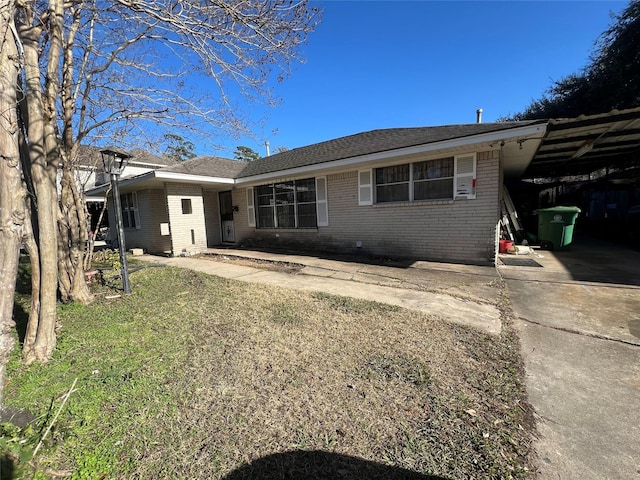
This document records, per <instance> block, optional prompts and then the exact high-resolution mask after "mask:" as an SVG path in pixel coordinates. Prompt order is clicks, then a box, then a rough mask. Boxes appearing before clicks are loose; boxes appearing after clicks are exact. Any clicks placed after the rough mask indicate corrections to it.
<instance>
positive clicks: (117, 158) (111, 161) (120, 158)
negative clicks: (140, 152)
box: [100, 146, 132, 294]
mask: <svg viewBox="0 0 640 480" xmlns="http://www.w3.org/2000/svg"><path fill="white" fill-rule="evenodd" d="M100 153H101V154H102V163H103V164H104V171H105V172H106V173H108V174H109V176H110V177H111V192H112V194H113V205H114V209H115V213H116V223H117V225H118V245H119V247H120V267H121V268H122V271H121V273H122V288H123V290H124V293H125V294H130V293H131V285H130V284H129V270H128V268H127V249H126V247H125V244H124V227H123V226H122V209H121V205H120V189H119V188H118V177H119V176H120V175H121V174H122V171H123V170H124V168H125V167H126V166H127V162H128V161H129V159H130V158H131V157H132V155H130V154H129V153H127V152H125V151H124V150H122V149H120V148H118V147H113V146H109V147H106V148H104V149H102V150H100Z"/></svg>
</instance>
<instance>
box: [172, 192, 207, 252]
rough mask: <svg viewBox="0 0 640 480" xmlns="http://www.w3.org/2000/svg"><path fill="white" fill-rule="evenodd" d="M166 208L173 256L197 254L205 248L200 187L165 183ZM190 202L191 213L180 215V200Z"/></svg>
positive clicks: (204, 228)
mask: <svg viewBox="0 0 640 480" xmlns="http://www.w3.org/2000/svg"><path fill="white" fill-rule="evenodd" d="M165 191H166V195H167V208H168V211H169V223H170V227H171V243H172V245H171V247H172V250H173V255H180V254H181V253H183V252H189V253H197V252H200V251H202V250H204V249H206V248H207V232H206V227H205V221H204V218H205V217H204V202H203V200H202V187H201V186H199V185H191V184H178V183H167V184H166V185H165ZM183 199H189V200H191V213H188V214H183V213H182V200H183Z"/></svg>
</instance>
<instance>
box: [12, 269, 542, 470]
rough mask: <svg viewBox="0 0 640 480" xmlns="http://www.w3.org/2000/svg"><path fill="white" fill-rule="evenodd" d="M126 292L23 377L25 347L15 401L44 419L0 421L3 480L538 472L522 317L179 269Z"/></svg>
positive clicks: (99, 304)
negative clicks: (475, 320) (488, 324)
mask: <svg viewBox="0 0 640 480" xmlns="http://www.w3.org/2000/svg"><path fill="white" fill-rule="evenodd" d="M131 282H132V289H133V294H132V295H131V296H128V297H125V298H123V299H115V300H107V299H104V298H102V299H99V300H97V301H96V302H95V303H94V304H92V305H90V306H88V307H84V306H80V305H66V306H61V307H60V309H59V316H60V321H61V325H62V329H61V331H60V334H59V344H58V348H57V351H56V353H55V357H54V358H53V360H52V361H51V362H50V363H49V364H48V365H46V366H41V365H36V366H31V367H29V368H25V367H23V366H21V365H20V363H19V361H18V360H19V358H18V357H19V355H18V353H19V352H17V351H16V352H14V353H15V355H14V358H13V361H12V363H11V364H10V369H9V374H8V379H9V381H8V384H7V385H6V387H5V396H6V403H7V405H10V406H13V407H18V408H20V409H23V410H27V411H29V412H31V413H32V414H34V415H35V416H36V420H35V421H34V422H33V423H32V426H30V427H27V428H25V429H17V428H13V427H10V426H8V425H6V424H5V425H4V427H3V428H4V437H3V443H1V444H0V446H2V448H3V450H4V453H5V454H4V457H3V463H4V468H5V470H4V472H5V474H6V472H11V471H13V475H14V476H15V477H16V478H22V477H21V475H24V476H27V477H31V476H32V475H33V471H34V470H33V468H34V467H35V472H36V474H35V478H54V477H55V478H60V476H70V477H71V478H78V479H84V478H145V479H146V478H154V479H155V478H167V479H169V478H171V479H174V478H185V479H186V478H189V479H223V478H225V479H228V480H231V479H241V478H243V479H248V478H255V479H258V478H260V479H271V478H273V479H303V478H309V479H316V478H317V479H320V478H326V479H330V478H332V479H333V478H336V479H342V478H344V479H354V478H355V479H370V478H380V479H383V478H384V479H393V478H398V479H399V478H416V479H418V478H439V477H443V478H448V479H455V478H460V479H463V478H464V479H467V478H496V479H498V478H500V479H502V478H526V477H528V475H529V472H530V471H531V468H532V467H531V465H530V463H529V455H530V450H531V440H532V437H531V435H532V433H531V425H532V423H531V415H530V413H529V409H528V407H527V404H526V400H525V398H524V395H523V380H522V373H521V372H522V367H521V363H520V362H521V360H520V357H519V347H518V343H517V339H516V338H515V337H514V336H513V334H512V332H511V329H510V321H509V318H503V322H504V323H505V325H506V333H505V334H503V335H502V336H500V337H493V336H489V335H486V334H483V333H481V332H479V331H476V330H473V329H471V328H465V327H462V326H458V325H453V324H448V323H446V322H444V321H442V320H439V319H437V318H433V317H430V316H428V315H423V314H420V313H416V312H413V311H408V310H404V309H401V308H397V307H390V306H386V305H381V304H377V303H372V302H365V301H359V300H352V299H347V298H343V297H337V296H332V295H326V294H309V293H302V292H296V291H292V290H285V289H278V288H273V287H268V286H261V285H255V284H246V283H240V282H234V281H230V280H224V279H220V278H218V277H212V276H207V275H204V274H199V273H195V272H191V271H187V270H180V269H175V268H168V267H161V268H145V269H142V270H139V271H136V272H134V273H132V275H131ZM76 378H77V379H78V381H77V385H76V389H75V391H74V392H73V393H72V394H71V396H70V398H69V401H68V403H66V404H65V405H64V407H63V409H62V412H61V415H60V417H59V418H58V419H57V421H56V422H55V424H54V428H53V430H52V434H51V435H50V436H49V438H48V440H47V441H46V442H45V446H44V448H43V449H41V450H40V452H39V453H38V455H37V457H36V459H35V460H34V461H32V462H31V464H30V465H29V464H27V463H26V461H27V460H28V457H29V452H31V451H33V448H34V446H35V444H36V443H37V442H38V440H39V438H40V436H41V433H42V430H43V429H44V428H45V427H46V426H47V425H48V424H49V423H50V422H51V420H52V417H53V415H54V413H55V411H56V410H57V409H58V408H59V406H60V405H61V402H62V397H63V396H64V395H65V393H66V392H67V391H68V390H69V389H70V387H71V385H72V384H73V382H74V379H76ZM20 442H23V443H20ZM20 454H22V461H21V460H20ZM430 476H434V477H430ZM2 478H5V477H4V476H2Z"/></svg>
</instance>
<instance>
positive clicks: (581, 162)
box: [498, 108, 640, 480]
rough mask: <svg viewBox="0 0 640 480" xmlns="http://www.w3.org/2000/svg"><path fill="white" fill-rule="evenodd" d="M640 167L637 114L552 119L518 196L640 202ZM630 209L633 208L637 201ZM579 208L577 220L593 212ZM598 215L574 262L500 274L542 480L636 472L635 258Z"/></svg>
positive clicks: (541, 263)
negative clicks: (601, 234)
mask: <svg viewBox="0 0 640 480" xmlns="http://www.w3.org/2000/svg"><path fill="white" fill-rule="evenodd" d="M639 166H640V108H636V109H631V110H624V111H615V110H614V111H612V112H610V113H607V114H602V115H591V116H582V117H578V118H573V119H558V120H550V121H549V124H548V127H547V131H546V133H545V136H544V138H543V139H542V141H541V143H540V146H539V148H538V150H537V151H536V153H535V155H534V157H533V160H532V162H531V164H530V165H529V167H528V169H527V170H526V172H525V173H524V175H523V179H526V180H527V183H523V184H521V185H523V186H524V187H527V188H529V189H530V190H531V191H533V192H536V193H537V192H538V191H539V190H538V189H537V188H536V187H537V186H540V185H546V186H550V187H549V188H551V189H557V190H558V191H562V195H557V196H555V197H553V198H552V200H555V202H556V203H557V204H560V203H565V204H566V203H569V202H571V204H576V203H575V202H577V201H580V200H582V201H584V200H585V199H587V200H589V199H591V197H588V196H586V195H584V193H585V190H582V191H581V188H582V186H583V185H587V186H588V187H589V188H590V190H588V192H591V193H592V192H594V191H596V189H597V188H600V187H601V188H603V189H604V193H605V195H604V198H605V199H608V200H607V201H609V202H611V200H610V198H615V197H613V196H611V195H606V194H607V193H611V192H615V191H616V188H617V187H616V186H619V185H625V187H624V188H627V189H628V191H629V192H631V193H632V194H633V195H640V193H639V192H640V178H639V176H638V172H640V168H639ZM581 184H582V185H581ZM592 186H594V187H592ZM524 187H523V190H524ZM542 188H544V187H542ZM630 196H632V195H630ZM633 199H635V201H638V203H639V204H640V196H636V197H633ZM633 199H632V200H633ZM577 206H580V207H581V208H582V209H583V214H582V215H583V216H586V215H589V214H593V213H594V212H595V210H594V209H593V208H591V207H592V206H591V205H586V206H585V205H584V204H583V205H577ZM604 206H605V209H604V218H603V221H602V222H601V223H597V225H598V226H599V227H600V228H601V229H603V231H605V232H607V233H608V234H609V235H607V237H608V238H607V239H606V240H602V239H597V240H596V239H593V238H590V237H589V236H586V235H584V236H583V234H582V232H580V233H579V234H578V235H577V237H576V242H575V245H574V246H572V249H571V251H563V252H549V251H538V252H537V253H536V254H534V255H531V258H530V260H533V264H532V263H529V265H531V266H528V267H527V266H524V267H522V266H514V267H509V266H504V265H502V266H500V265H499V266H498V271H499V272H500V274H501V276H502V278H503V279H504V280H505V281H506V283H507V286H508V290H509V298H510V301H511V306H512V308H513V312H514V315H515V324H516V327H517V329H518V331H519V335H520V339H521V344H522V353H523V356H524V359H525V368H526V386H527V394H528V397H529V401H530V402H531V404H532V405H533V406H534V408H535V412H536V422H537V430H538V433H539V437H538V439H537V440H536V442H535V449H536V451H537V455H538V460H537V462H536V464H537V467H538V468H539V472H538V477H539V478H541V479H551V478H580V479H593V480H595V479H600V478H620V479H622V478H631V477H633V476H634V475H637V473H638V470H637V468H638V463H637V447H636V444H637V438H638V437H639V435H640V410H638V408H637V394H638V385H640V252H638V251H637V250H634V249H631V248H628V247H626V246H622V245H619V244H616V243H612V242H611V235H610V232H611V228H610V227H611V222H612V218H611V215H607V214H611V213H612V212H613V211H614V210H613V207H614V205H612V204H607V203H605V205H604ZM615 207H616V210H619V208H618V205H615ZM596 213H597V212H596ZM587 220H590V221H592V220H591V219H589V218H586V217H581V218H579V219H578V224H577V225H578V226H580V224H581V223H582V224H583V225H584V224H585V223H586V222H587ZM534 264H535V265H534Z"/></svg>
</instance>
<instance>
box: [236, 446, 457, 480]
mask: <svg viewBox="0 0 640 480" xmlns="http://www.w3.org/2000/svg"><path fill="white" fill-rule="evenodd" d="M249 479H256V480H257V479H260V480H271V479H273V480H275V479H279V480H446V479H445V478H444V477H438V476H433V475H423V474H421V473H417V472H413V471H411V470H406V469H404V468H399V467H392V466H388V465H383V464H380V463H377V462H372V461H369V460H364V459H361V458H357V457H351V456H348V455H340V454H336V453H331V452H323V451H305V450H295V451H290V452H283V453H275V454H272V455H267V456H266V457H262V458H259V459H257V460H255V461H253V462H251V463H247V464H245V465H242V466H241V467H240V468H238V469H236V470H234V471H233V472H231V473H230V474H229V475H227V476H226V477H224V480H249Z"/></svg>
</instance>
